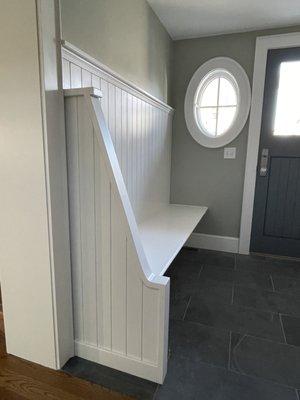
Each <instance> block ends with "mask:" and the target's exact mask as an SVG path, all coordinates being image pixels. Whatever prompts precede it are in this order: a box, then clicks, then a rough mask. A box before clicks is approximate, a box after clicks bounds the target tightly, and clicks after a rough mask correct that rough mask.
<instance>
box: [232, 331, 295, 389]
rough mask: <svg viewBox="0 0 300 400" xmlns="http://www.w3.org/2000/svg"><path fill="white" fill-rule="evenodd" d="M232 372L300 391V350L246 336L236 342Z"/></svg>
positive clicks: (234, 344) (236, 338) (234, 340)
mask: <svg viewBox="0 0 300 400" xmlns="http://www.w3.org/2000/svg"><path fill="white" fill-rule="evenodd" d="M230 359H231V368H232V369H234V370H236V371H237V372H240V373H243V374H247V375H251V376H255V377H257V378H263V379H268V380H272V381H274V382H276V383H279V384H282V385H287V386H291V387H294V388H300V368H299V365H300V348H299V347H295V346H290V345H287V344H283V343H277V342H273V341H270V340H264V339H260V338H257V337H252V336H247V335H244V336H242V337H237V336H236V335H235V337H233V338H232V352H231V357H230Z"/></svg>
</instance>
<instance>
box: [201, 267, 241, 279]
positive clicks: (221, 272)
mask: <svg viewBox="0 0 300 400" xmlns="http://www.w3.org/2000/svg"><path fill="white" fill-rule="evenodd" d="M234 272H235V271H234V270H233V269H231V268H224V267H220V266H215V265H205V266H204V267H203V269H202V271H201V273H200V276H199V281H200V282H204V281H206V280H215V281H221V282H228V283H229V282H231V283H232V282H233V281H234Z"/></svg>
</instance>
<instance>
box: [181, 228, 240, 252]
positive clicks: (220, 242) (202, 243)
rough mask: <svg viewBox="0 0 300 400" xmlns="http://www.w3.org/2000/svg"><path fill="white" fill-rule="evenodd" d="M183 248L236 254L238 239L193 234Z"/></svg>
mask: <svg viewBox="0 0 300 400" xmlns="http://www.w3.org/2000/svg"><path fill="white" fill-rule="evenodd" d="M185 246H187V247H194V248H197V249H206V250H217V251H225V252H227V253H238V251H239V238H236V237H230V236H217V235H207V234H205V233H195V232H194V233H192V234H191V236H190V238H189V239H188V241H187V242H186V244H185Z"/></svg>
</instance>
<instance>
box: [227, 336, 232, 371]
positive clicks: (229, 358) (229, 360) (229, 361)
mask: <svg viewBox="0 0 300 400" xmlns="http://www.w3.org/2000/svg"><path fill="white" fill-rule="evenodd" d="M231 335H232V332H231V331H230V332H229V353H228V366H227V368H228V370H229V371H230V370H231V368H230V366H231V340H232V338H231Z"/></svg>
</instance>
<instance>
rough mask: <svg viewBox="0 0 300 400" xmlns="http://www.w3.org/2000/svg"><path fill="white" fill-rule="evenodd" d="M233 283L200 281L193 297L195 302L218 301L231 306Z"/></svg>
mask: <svg viewBox="0 0 300 400" xmlns="http://www.w3.org/2000/svg"><path fill="white" fill-rule="evenodd" d="M232 288H233V283H228V282H222V281H215V280H210V279H206V280H204V281H201V279H200V280H199V282H198V283H197V287H196V290H195V292H194V293H193V295H192V300H193V302H194V303H195V302H198V303H203V302H205V301H218V302H221V303H224V304H231V299H232Z"/></svg>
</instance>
